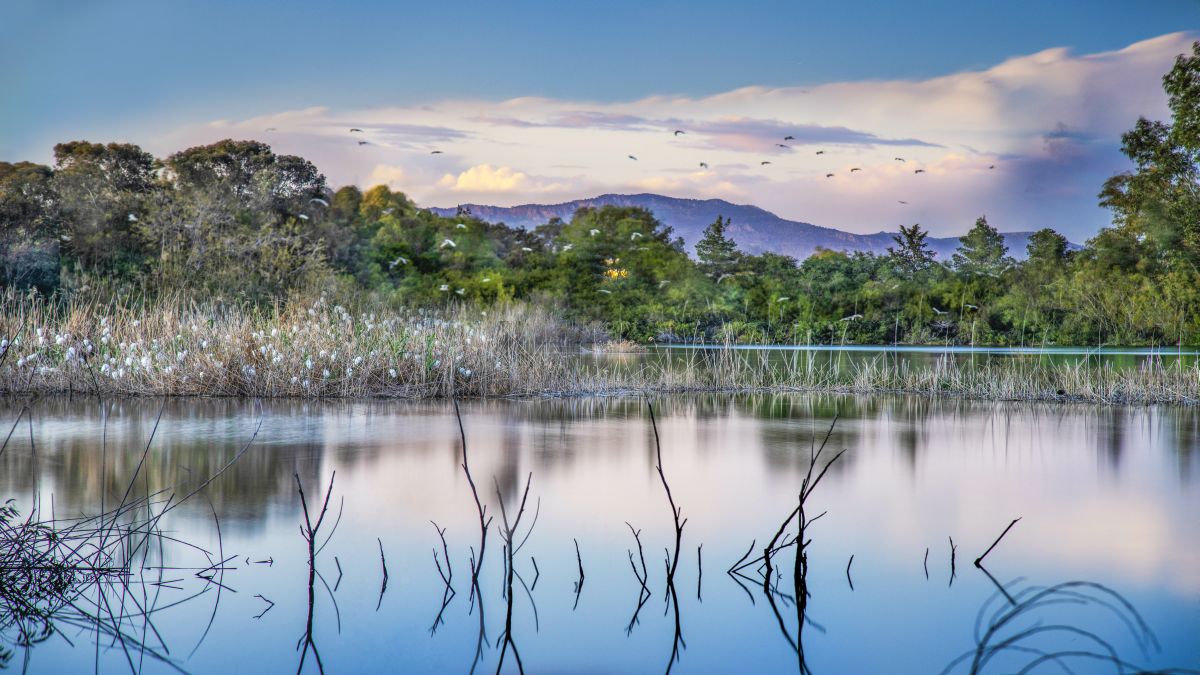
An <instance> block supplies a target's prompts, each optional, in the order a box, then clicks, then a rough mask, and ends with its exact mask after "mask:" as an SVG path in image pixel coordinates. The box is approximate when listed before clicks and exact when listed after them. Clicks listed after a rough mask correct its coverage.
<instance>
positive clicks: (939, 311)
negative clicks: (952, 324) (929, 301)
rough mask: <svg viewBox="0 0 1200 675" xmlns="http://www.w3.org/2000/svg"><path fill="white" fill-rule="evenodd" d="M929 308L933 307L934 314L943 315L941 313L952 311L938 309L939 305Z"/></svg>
mask: <svg viewBox="0 0 1200 675" xmlns="http://www.w3.org/2000/svg"><path fill="white" fill-rule="evenodd" d="M929 309H932V310H933V313H934V314H937V315H938V316H941V315H943V314H949V313H950V312H943V311H942V310H940V309H938V308H937V307H930V308H929Z"/></svg>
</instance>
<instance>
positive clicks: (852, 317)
mask: <svg viewBox="0 0 1200 675" xmlns="http://www.w3.org/2000/svg"><path fill="white" fill-rule="evenodd" d="M861 318H862V314H851V315H850V316H844V317H842V318H840V319H838V321H853V320H855V319H861Z"/></svg>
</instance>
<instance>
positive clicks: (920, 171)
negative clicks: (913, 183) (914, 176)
mask: <svg viewBox="0 0 1200 675" xmlns="http://www.w3.org/2000/svg"><path fill="white" fill-rule="evenodd" d="M913 173H925V169H917V170H916V171H914V172H913Z"/></svg>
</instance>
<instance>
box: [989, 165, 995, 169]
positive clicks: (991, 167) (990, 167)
mask: <svg viewBox="0 0 1200 675" xmlns="http://www.w3.org/2000/svg"><path fill="white" fill-rule="evenodd" d="M988 168H989V169H994V168H996V165H995V164H992V165H990V166H988Z"/></svg>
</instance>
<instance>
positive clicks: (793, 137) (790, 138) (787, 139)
mask: <svg viewBox="0 0 1200 675" xmlns="http://www.w3.org/2000/svg"><path fill="white" fill-rule="evenodd" d="M783 140H785V141H794V140H796V137H795V136H784V137H783Z"/></svg>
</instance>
